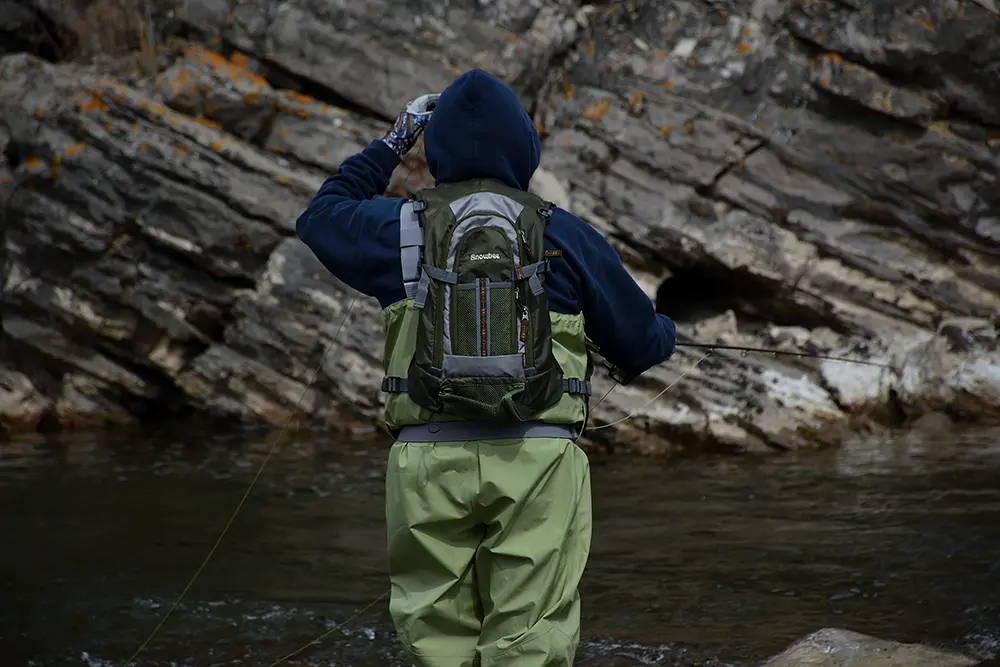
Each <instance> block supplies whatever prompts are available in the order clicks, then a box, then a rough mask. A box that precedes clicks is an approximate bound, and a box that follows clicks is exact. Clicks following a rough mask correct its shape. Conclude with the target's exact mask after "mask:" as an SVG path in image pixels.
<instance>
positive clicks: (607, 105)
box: [583, 98, 611, 120]
mask: <svg viewBox="0 0 1000 667" xmlns="http://www.w3.org/2000/svg"><path fill="white" fill-rule="evenodd" d="M610 110H611V100H609V99H607V98H604V99H601V100H598V101H597V102H594V103H593V104H591V105H588V106H587V108H586V109H584V110H583V117H584V118H586V119H588V120H597V119H599V118H603V117H604V116H605V115H607V113H608V112H609V111H610Z"/></svg>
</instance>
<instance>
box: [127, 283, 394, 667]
mask: <svg viewBox="0 0 1000 667" xmlns="http://www.w3.org/2000/svg"><path fill="white" fill-rule="evenodd" d="M357 300H358V296H357V295H355V296H354V298H353V299H352V300H351V303H350V305H349V306H348V307H347V312H346V313H344V319H343V320H342V321H341V323H340V328H339V329H338V330H337V334H336V335H335V336H334V337H333V340H331V341H330V344H329V345H327V346H326V350H325V351H324V352H323V356H322V357H320V360H319V364H318V365H317V366H316V370H315V371H313V375H312V378H311V379H310V380H309V382H308V383H307V384H306V386H305V389H303V391H302V395H301V396H299V400H298V401H297V402H296V403H295V407H294V408H293V409H292V415H291V416H289V418H288V421H286V422H285V425H284V426H283V427H282V428H281V431H279V432H278V435H277V437H275V439H274V442H272V443H271V447H270V448H269V449H268V451H267V455H266V456H265V457H264V461H263V462H262V463H261V464H260V467H259V468H258V469H257V474H256V475H254V477H253V479H252V480H250V485H249V486H248V487H247V490H246V491H245V492H244V493H243V497H242V498H240V502H239V503H238V504H237V505H236V509H235V510H234V511H233V514H232V516H230V517H229V521H228V522H226V526H225V528H223V529H222V533H220V534H219V537H218V539H217V540H215V544H213V545H212V548H211V549H209V551H208V555H207V556H205V560H203V561H202V562H201V565H199V566H198V569H197V570H195V573H194V576H192V577H191V580H190V581H188V583H187V585H186V586H185V587H184V589H183V590H182V591H181V594H180V595H178V596H177V599H176V600H174V603H173V604H172V605H170V608H169V609H168V610H167V613H166V615H165V616H164V617H163V618H162V619H160V622H159V623H158V624H157V625H156V627H155V628H153V631H152V632H151V633H149V636H148V637H146V641H144V642H142V644H141V645H140V646H139V648H138V649H136V651H135V653H133V654H132V657H131V658H129V659H128V662H126V663H125V665H124V666H123V667H129V665H131V664H132V662H133V661H134V660H135V659H136V657H137V656H138V655H139V654H140V653H142V651H143V650H144V649H145V648H146V647H147V646H148V645H149V642H150V641H152V640H153V637H155V636H156V634H157V633H158V632H159V631H160V628H162V627H163V624H164V623H166V622H167V619H168V618H170V615H171V614H173V613H174V611H175V610H176V609H177V606H178V605H179V604H180V603H181V600H183V599H184V596H185V595H187V593H188V591H189V590H190V589H191V586H193V585H194V582H195V581H196V580H197V579H198V577H199V576H200V575H201V573H202V571H203V570H204V569H205V566H206V565H208V561H210V560H211V559H212V556H214V555H215V552H216V550H217V549H218V548H219V545H220V544H221V543H222V540H223V538H224V537H225V536H226V534H227V533H228V532H229V529H230V527H231V526H232V525H233V521H235V520H236V515H238V514H239V513H240V510H241V509H243V505H244V503H246V500H247V498H248V497H249V496H250V492H251V491H253V488H254V486H255V485H256V484H257V480H258V479H260V476H261V473H263V472H264V467H265V466H266V465H267V462H268V461H270V460H271V455H272V454H274V452H275V449H277V447H278V442H280V441H281V437H282V436H283V435H284V434H285V431H286V430H288V425H289V424H290V423H291V421H292V419H293V418H294V415H295V413H296V412H297V411H298V407H299V405H300V404H301V403H302V399H303V398H305V396H306V394H307V393H308V392H309V389H310V388H311V387H312V384H313V382H315V381H316V377H317V376H318V375H319V372H320V370H322V368H323V363H324V362H325V361H326V355H328V354H329V353H330V350H331V349H333V346H334V345H335V344H336V343H337V341H338V340H340V334H341V333H343V331H344V325H346V324H347V319H348V318H349V317H350V316H351V310H353V308H354V304H355V303H356V302H357ZM375 602H378V600H376V601H375ZM375 602H372V604H375ZM362 611H363V610H362ZM275 664H277V663H275Z"/></svg>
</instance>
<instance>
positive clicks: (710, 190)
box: [694, 141, 768, 199]
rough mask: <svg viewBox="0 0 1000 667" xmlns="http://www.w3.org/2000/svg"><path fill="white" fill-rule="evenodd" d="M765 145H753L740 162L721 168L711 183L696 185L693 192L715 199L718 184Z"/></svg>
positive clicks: (765, 143)
mask: <svg viewBox="0 0 1000 667" xmlns="http://www.w3.org/2000/svg"><path fill="white" fill-rule="evenodd" d="M767 145H768V142H766V141H759V142H758V143H756V144H754V145H753V146H752V147H751V148H750V149H749V150H747V152H746V153H745V154H744V155H743V158H742V159H740V160H738V161H736V162H730V163H728V164H727V165H726V166H725V167H723V168H722V169H720V170H719V173H717V174H716V175H715V178H713V179H712V182H711V183H705V184H702V185H698V186H696V187H695V189H694V191H695V192H696V193H697V194H698V195H699V196H701V197H705V198H706V199H713V198H717V197H716V188H717V187H718V185H719V182H720V181H722V179H723V178H725V177H726V176H727V175H728V174H729V173H730V172H731V171H732V170H733V169H735V168H736V167H739V166H742V165H743V163H745V162H746V160H749V159H750V158H751V157H752V156H753V154H754V153H756V152H757V151H759V150H760V149H761V148H765V147H766V146H767Z"/></svg>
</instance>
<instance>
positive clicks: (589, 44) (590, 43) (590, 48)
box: [587, 42, 594, 56]
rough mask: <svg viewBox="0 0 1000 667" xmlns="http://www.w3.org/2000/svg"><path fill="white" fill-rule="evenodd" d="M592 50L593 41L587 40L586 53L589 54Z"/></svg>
mask: <svg viewBox="0 0 1000 667" xmlns="http://www.w3.org/2000/svg"><path fill="white" fill-rule="evenodd" d="M593 52H594V43H593V42H587V55H588V56H589V55H590V54H592V53H593Z"/></svg>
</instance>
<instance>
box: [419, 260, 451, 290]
mask: <svg viewBox="0 0 1000 667" xmlns="http://www.w3.org/2000/svg"><path fill="white" fill-rule="evenodd" d="M423 270H424V273H426V274H427V275H429V276H430V277H431V278H433V279H434V280H437V281H439V282H442V283H448V284H449V285H457V284H458V274H457V273H454V272H452V271H446V270H444V269H439V268H438V267H436V266H431V265H430V264H424V266H423Z"/></svg>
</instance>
